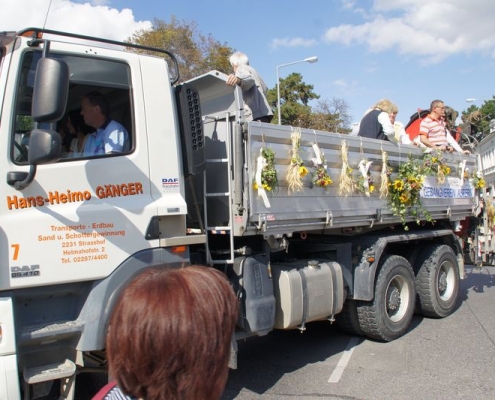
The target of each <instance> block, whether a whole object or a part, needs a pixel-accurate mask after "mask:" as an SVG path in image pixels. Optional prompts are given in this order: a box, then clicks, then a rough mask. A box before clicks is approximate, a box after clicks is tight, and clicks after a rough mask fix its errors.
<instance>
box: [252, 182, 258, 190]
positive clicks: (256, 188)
mask: <svg viewBox="0 0 495 400" xmlns="http://www.w3.org/2000/svg"><path fill="white" fill-rule="evenodd" d="M253 189H254V190H258V184H257V183H256V182H253Z"/></svg>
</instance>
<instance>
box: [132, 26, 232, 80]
mask: <svg viewBox="0 0 495 400" xmlns="http://www.w3.org/2000/svg"><path fill="white" fill-rule="evenodd" d="M127 42H128V43H133V44H139V45H142V46H148V47H156V48H161V49H165V50H168V51H169V52H171V53H172V54H174V55H175V57H176V58H177V61H178V63H179V74H180V82H184V81H187V80H189V79H191V78H193V77H195V76H198V75H201V74H204V73H206V72H208V71H211V70H213V69H216V70H218V71H221V72H224V73H229V72H230V71H231V67H230V64H229V60H228V58H229V56H230V54H232V53H233V49H232V48H231V47H229V46H227V44H225V43H220V42H219V41H217V40H215V39H213V37H212V36H211V35H208V36H205V35H203V34H201V33H200V32H199V31H198V27H197V23H196V22H195V21H191V22H186V21H179V20H177V18H176V17H175V16H172V17H171V18H170V22H168V23H167V22H165V21H162V20H160V19H155V20H154V21H153V26H152V27H151V28H150V29H141V30H138V31H136V32H135V33H134V34H133V35H132V36H131V37H130V38H128V39H127ZM129 50H130V51H138V52H141V53H153V52H150V51H144V50H136V49H133V48H129ZM154 54H155V55H158V56H160V57H166V56H164V55H163V54H161V53H154ZM166 59H167V58H166ZM167 62H169V60H167ZM169 67H171V68H173V65H171V64H169Z"/></svg>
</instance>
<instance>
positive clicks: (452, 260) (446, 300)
mask: <svg viewBox="0 0 495 400" xmlns="http://www.w3.org/2000/svg"><path fill="white" fill-rule="evenodd" d="M415 267H416V268H415V271H416V292H417V295H418V300H419V307H420V310H421V313H422V314H423V315H424V316H426V317H434V318H443V317H446V316H447V315H450V314H452V312H453V311H454V309H455V307H456V304H457V297H458V295H459V265H458V264H457V258H456V256H455V254H454V251H453V250H452V249H451V248H450V247H449V246H447V245H444V244H442V245H431V246H427V247H425V248H424V250H423V252H422V253H421V255H420V257H419V258H418V259H417V260H416V266H415Z"/></svg>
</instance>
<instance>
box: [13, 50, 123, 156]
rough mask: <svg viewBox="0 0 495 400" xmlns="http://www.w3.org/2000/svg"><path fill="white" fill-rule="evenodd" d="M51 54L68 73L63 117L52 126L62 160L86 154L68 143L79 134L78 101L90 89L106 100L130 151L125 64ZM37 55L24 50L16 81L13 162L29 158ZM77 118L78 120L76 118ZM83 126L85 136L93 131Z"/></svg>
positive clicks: (38, 56) (39, 54) (111, 117)
mask: <svg viewBox="0 0 495 400" xmlns="http://www.w3.org/2000/svg"><path fill="white" fill-rule="evenodd" d="M50 57H52V58H56V59H60V60H63V61H64V62H65V63H66V64H67V65H68V67H69V74H70V86H69V98H68V102H67V107H66V116H65V117H64V118H63V119H62V120H60V121H58V122H57V123H56V126H53V127H52V129H56V130H57V132H59V133H60V134H61V136H62V142H63V146H62V154H63V158H62V160H71V159H74V158H83V157H85V155H84V154H83V152H82V149H81V147H79V151H78V152H75V151H74V149H71V145H72V144H73V143H72V140H73V139H76V138H77V137H78V132H77V126H75V125H76V122H77V124H79V125H81V124H82V123H83V122H81V116H80V111H81V110H80V107H81V100H82V98H83V97H84V96H85V95H86V94H87V93H89V92H92V91H98V92H99V93H101V94H102V95H103V96H104V97H105V99H106V101H107V102H108V106H109V109H110V113H109V115H108V116H107V117H109V118H110V119H112V120H115V121H117V122H119V123H120V124H122V125H123V126H124V127H125V129H126V130H127V132H128V134H129V139H128V140H129V142H130V143H126V144H125V147H124V146H123V148H125V149H126V151H125V152H128V151H127V150H129V151H130V150H131V149H132V147H131V146H130V144H131V143H132V140H131V133H132V112H131V100H130V96H131V90H130V89H131V80H130V72H129V67H128V65H127V64H125V63H123V62H120V61H109V60H104V59H100V58H96V57H90V56H88V57H86V56H79V55H69V54H54V53H52V54H50ZM40 58H41V52H40V51H27V52H26V53H25V54H24V56H23V61H22V66H21V72H20V76H19V80H18V86H17V96H16V114H15V123H14V125H15V127H14V132H13V140H12V143H13V145H12V149H11V154H12V157H13V160H14V162H16V163H19V164H26V163H27V159H28V158H27V155H28V142H29V133H30V131H31V130H32V129H33V128H34V126H33V121H32V118H31V102H32V96H33V87H34V80H35V75H36V66H37V63H38V60H39V59H40ZM71 116H72V117H71ZM70 119H73V120H74V121H71V123H70V124H69V123H68V120H70ZM76 119H77V121H75V120H76ZM83 128H84V133H85V134H86V135H87V134H88V133H91V132H93V131H94V128H91V127H89V126H86V125H85V126H84V127H83ZM79 136H81V135H79ZM80 139H81V138H80ZM81 140H82V139H81ZM76 143H77V142H76ZM125 152H123V153H125ZM75 153H77V154H75ZM102 155H105V154H102Z"/></svg>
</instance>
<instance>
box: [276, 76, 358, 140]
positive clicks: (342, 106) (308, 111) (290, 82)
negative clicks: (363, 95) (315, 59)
mask: <svg viewBox="0 0 495 400" xmlns="http://www.w3.org/2000/svg"><path fill="white" fill-rule="evenodd" d="M319 98H320V96H319V95H317V94H316V93H314V92H313V85H307V84H306V83H304V82H303V80H302V75H301V74H299V73H297V72H294V73H292V74H290V75H289V76H287V78H285V79H281V80H280V106H281V107H280V108H281V116H282V123H284V124H287V125H293V126H299V127H302V128H310V129H318V130H325V131H333V132H340V133H349V132H350V129H349V128H348V127H349V125H350V123H351V116H350V114H349V105H348V104H347V103H346V102H345V100H343V99H339V98H336V97H334V98H332V99H331V100H330V101H328V100H320V101H318V103H317V105H316V107H315V108H314V109H313V108H311V107H310V106H309V101H310V100H315V99H319ZM268 102H269V103H270V105H271V106H272V108H273V109H274V110H275V111H276V114H277V115H276V116H275V118H274V123H278V110H277V87H276V86H275V88H273V89H270V90H269V91H268Z"/></svg>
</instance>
